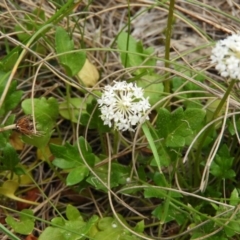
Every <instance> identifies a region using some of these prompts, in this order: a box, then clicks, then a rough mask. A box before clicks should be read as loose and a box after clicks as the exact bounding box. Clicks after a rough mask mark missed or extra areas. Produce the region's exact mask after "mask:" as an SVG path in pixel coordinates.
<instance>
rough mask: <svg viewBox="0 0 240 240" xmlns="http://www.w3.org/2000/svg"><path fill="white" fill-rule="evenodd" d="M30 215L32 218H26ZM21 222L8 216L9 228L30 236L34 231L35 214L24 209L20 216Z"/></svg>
mask: <svg viewBox="0 0 240 240" xmlns="http://www.w3.org/2000/svg"><path fill="white" fill-rule="evenodd" d="M25 214H27V215H30V216H26V215H25ZM19 215H20V220H19V221H17V220H15V219H14V218H13V217H12V216H7V218H6V222H7V224H8V225H9V226H11V227H12V228H13V230H14V231H15V232H17V233H20V234H24V235H28V234H30V233H31V232H32V231H33V229H34V219H33V218H32V217H31V216H33V212H32V210H30V209H24V210H22V212H21V213H20V214H19Z"/></svg>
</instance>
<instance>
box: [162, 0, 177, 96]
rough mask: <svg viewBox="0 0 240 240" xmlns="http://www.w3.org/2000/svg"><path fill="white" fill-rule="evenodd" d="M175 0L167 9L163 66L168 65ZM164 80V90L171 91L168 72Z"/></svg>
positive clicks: (171, 1)
mask: <svg viewBox="0 0 240 240" xmlns="http://www.w3.org/2000/svg"><path fill="white" fill-rule="evenodd" d="M174 5H175V0H170V4H169V11H168V22H167V29H166V43H165V60H166V61H165V67H166V68H169V67H170V62H169V56H170V45H171V36H172V23H173V12H174ZM165 76H166V79H167V80H166V81H165V82H164V92H166V93H170V91H171V81H170V80H169V76H170V74H169V72H166V73H165Z"/></svg>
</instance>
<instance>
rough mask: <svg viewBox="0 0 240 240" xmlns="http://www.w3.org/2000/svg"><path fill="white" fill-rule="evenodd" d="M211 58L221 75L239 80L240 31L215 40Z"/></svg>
mask: <svg viewBox="0 0 240 240" xmlns="http://www.w3.org/2000/svg"><path fill="white" fill-rule="evenodd" d="M211 60H212V63H215V64H216V69H217V70H218V71H219V72H220V74H221V76H223V77H230V78H232V79H237V80H240V33H238V34H233V35H231V36H229V37H227V38H226V39H224V40H220V41H219V42H217V44H216V46H215V47H214V49H213V50H212V55H211Z"/></svg>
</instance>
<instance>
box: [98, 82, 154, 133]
mask: <svg viewBox="0 0 240 240" xmlns="http://www.w3.org/2000/svg"><path fill="white" fill-rule="evenodd" d="M98 104H99V108H100V111H101V119H102V120H103V122H104V124H105V125H108V126H109V127H111V126H112V125H114V127H115V128H116V129H118V130H120V131H126V130H128V131H134V127H135V126H136V125H137V124H139V123H143V122H144V121H146V120H148V119H149V118H148V116H145V115H146V112H147V111H148V110H149V109H150V107H151V106H150V104H149V101H148V98H144V95H143V89H142V88H140V87H137V86H136V84H135V83H127V82H125V81H123V82H114V85H113V86H110V85H107V86H106V87H105V88H104V92H103V94H102V97H101V98H100V99H98Z"/></svg>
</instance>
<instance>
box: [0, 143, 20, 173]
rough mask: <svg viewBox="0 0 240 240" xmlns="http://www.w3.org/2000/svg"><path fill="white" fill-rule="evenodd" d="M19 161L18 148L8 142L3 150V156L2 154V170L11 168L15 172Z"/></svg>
mask: <svg viewBox="0 0 240 240" xmlns="http://www.w3.org/2000/svg"><path fill="white" fill-rule="evenodd" d="M19 162H20V159H19V156H18V154H17V152H16V150H15V149H14V148H13V147H12V145H11V144H9V143H6V145H5V147H4V148H3V150H2V156H0V163H1V164H0V170H1V171H6V170H10V171H12V172H13V171H14V169H15V167H16V166H17V164H18V163H19Z"/></svg>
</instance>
